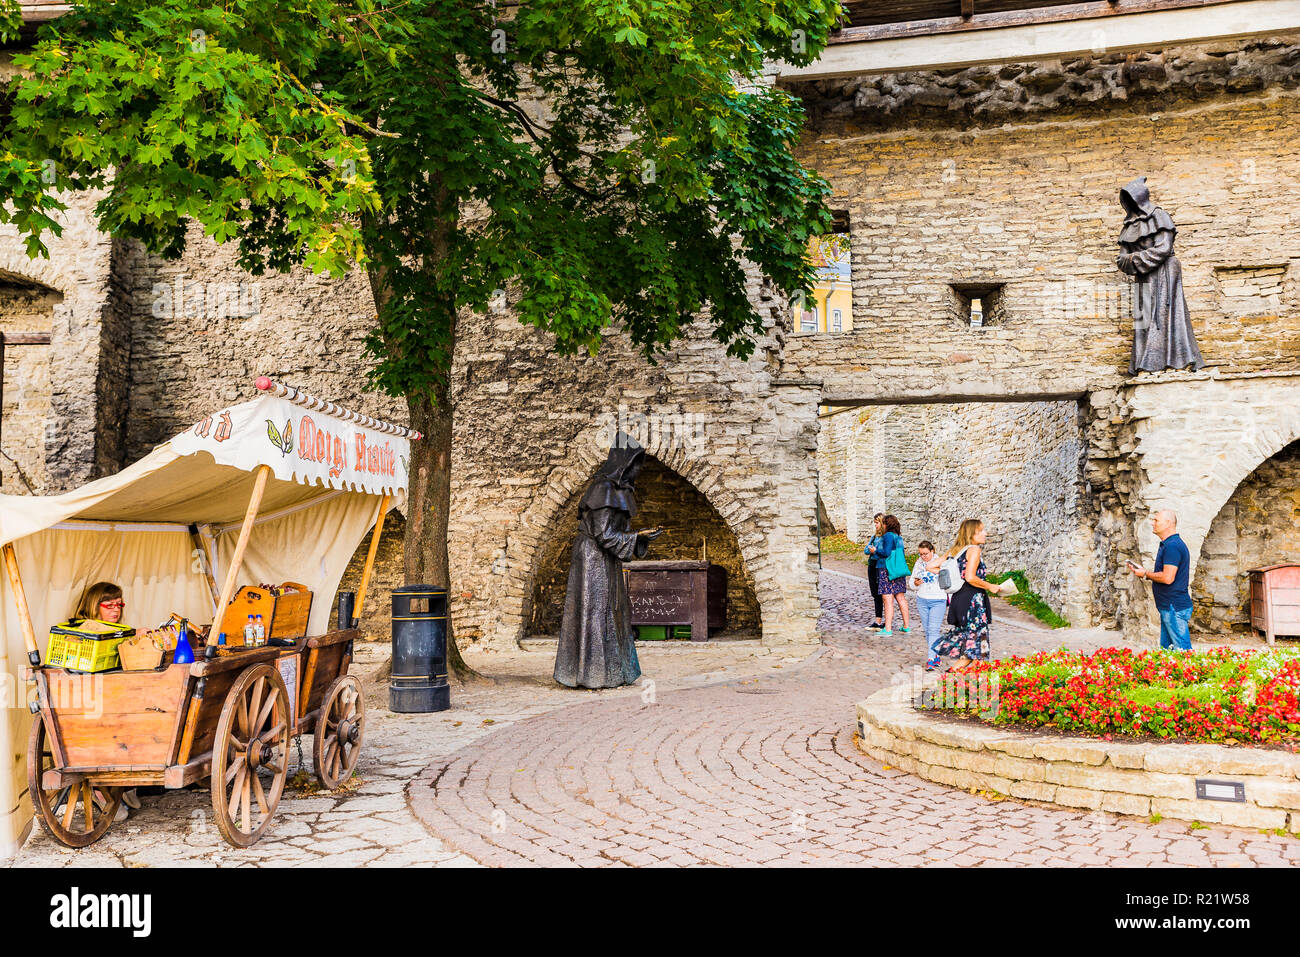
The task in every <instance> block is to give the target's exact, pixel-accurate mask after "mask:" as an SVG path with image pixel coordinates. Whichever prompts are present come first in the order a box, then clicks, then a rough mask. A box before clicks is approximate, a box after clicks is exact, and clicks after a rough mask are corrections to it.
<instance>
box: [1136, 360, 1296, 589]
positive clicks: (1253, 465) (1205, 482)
mask: <svg viewBox="0 0 1300 957" xmlns="http://www.w3.org/2000/svg"><path fill="white" fill-rule="evenodd" d="M1130 410H1131V411H1130V415H1131V417H1132V418H1133V419H1134V420H1136V421H1137V423H1138V430H1137V452H1138V455H1139V458H1138V463H1139V464H1140V466H1141V469H1142V473H1143V478H1144V481H1143V483H1142V487H1141V493H1140V506H1141V509H1140V512H1141V514H1140V515H1139V516H1138V521H1137V528H1136V531H1137V536H1138V541H1139V543H1140V544H1141V548H1142V552H1143V554H1148V555H1149V554H1154V553H1155V545H1156V541H1155V536H1154V535H1153V534H1152V532H1151V529H1150V525H1149V522H1148V521H1147V519H1148V518H1149V516H1150V515H1151V514H1152V513H1153V512H1155V511H1156V510H1157V509H1161V508H1171V509H1173V510H1174V511H1175V512H1176V513H1177V514H1178V531H1179V534H1180V535H1181V536H1182V538H1183V541H1185V542H1186V543H1187V548H1188V550H1189V551H1190V552H1191V554H1192V569H1191V571H1192V575H1193V577H1195V575H1196V564H1197V559H1198V556H1199V555H1200V552H1201V546H1202V544H1203V543H1204V541H1205V537H1206V535H1207V534H1208V533H1209V531H1210V526H1211V524H1212V523H1213V522H1214V520H1215V518H1216V517H1217V516H1218V514H1219V512H1220V511H1221V510H1222V509H1223V506H1224V505H1225V504H1226V503H1227V502H1228V500H1229V498H1231V497H1232V494H1233V492H1235V491H1236V489H1237V487H1238V486H1239V485H1241V483H1242V481H1243V480H1244V479H1245V478H1246V477H1247V476H1248V475H1250V474H1251V473H1252V472H1254V471H1255V470H1256V469H1257V468H1259V466H1260V465H1262V464H1263V463H1264V462H1266V461H1267V460H1268V459H1270V458H1272V457H1273V456H1274V455H1276V454H1277V453H1278V452H1280V451H1281V450H1282V449H1284V448H1286V447H1287V446H1288V445H1290V444H1291V443H1292V442H1295V441H1296V440H1297V439H1300V373H1295V372H1290V373H1267V374H1259V373H1256V374H1245V375H1237V376H1222V377H1218V376H1212V375H1204V374H1202V375H1197V376H1187V375H1184V376H1181V377H1170V378H1167V379H1164V380H1161V381H1154V382H1150V383H1142V384H1137V385H1135V386H1133V387H1132V393H1131V398H1130Z"/></svg>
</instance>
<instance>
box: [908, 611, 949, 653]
mask: <svg viewBox="0 0 1300 957" xmlns="http://www.w3.org/2000/svg"><path fill="white" fill-rule="evenodd" d="M916 608H917V611H919V612H920V613H921V627H922V628H924V629H925V643H926V644H927V645H929V647H930V657H931V658H933V657H934V645H935V642H937V641H938V640H939V638H940V637H941V636H942V635H943V620H944V618H945V617H946V616H947V614H948V599H946V598H918V599H917V600H916Z"/></svg>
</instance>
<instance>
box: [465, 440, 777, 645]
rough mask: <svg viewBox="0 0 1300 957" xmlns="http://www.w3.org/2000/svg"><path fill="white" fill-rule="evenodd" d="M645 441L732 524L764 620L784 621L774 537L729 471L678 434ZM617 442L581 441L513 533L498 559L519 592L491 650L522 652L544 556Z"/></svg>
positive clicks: (499, 613)
mask: <svg viewBox="0 0 1300 957" xmlns="http://www.w3.org/2000/svg"><path fill="white" fill-rule="evenodd" d="M637 437H638V439H639V440H640V441H641V442H642V444H643V445H644V446H645V448H646V452H647V453H648V454H649V455H650V456H653V457H654V458H655V459H656V460H657V461H658V462H659V463H660V464H661V465H663V466H664V467H665V468H667V469H670V470H671V471H672V472H674V473H675V474H676V475H678V476H680V477H681V478H682V479H683V480H685V482H687V483H689V484H690V486H692V487H693V488H694V489H695V490H696V491H698V492H699V493H700V495H702V496H703V498H704V499H705V500H706V501H707V503H708V505H709V506H710V507H711V508H712V509H713V510H714V511H715V512H716V513H717V514H718V515H719V516H720V517H721V519H722V520H723V521H724V522H725V523H726V526H727V528H728V529H729V530H730V532H731V533H732V534H734V536H735V540H736V547H737V549H738V551H739V554H740V558H741V561H742V562H743V566H744V568H745V569H746V570H747V572H748V574H749V576H750V581H751V582H752V589H753V594H754V598H755V600H756V602H757V605H758V609H759V617H760V620H761V621H771V620H777V619H779V618H780V617H781V613H782V610H783V604H782V603H783V601H784V598H783V594H782V592H781V590H780V588H779V587H778V584H777V581H776V569H775V568H774V565H773V559H772V557H771V556H770V555H769V554H768V551H769V549H768V545H769V543H768V541H767V537H766V536H765V535H764V533H763V531H762V529H761V527H760V524H759V523H758V522H757V521H755V520H754V518H753V517H752V516H750V515H749V512H748V510H747V509H746V508H745V506H744V505H743V503H742V502H741V501H740V499H739V498H738V497H737V496H736V495H735V494H734V493H733V492H732V491H731V490H730V489H728V488H727V487H726V485H725V484H724V483H723V478H722V474H721V472H720V471H719V470H718V469H717V468H716V466H713V465H710V464H709V463H708V462H706V461H704V460H702V459H701V458H699V457H697V456H696V455H695V454H693V452H694V449H693V446H692V445H691V444H690V443H685V442H681V441H679V440H678V437H676V436H674V435H671V434H665V435H659V434H657V433H654V432H652V433H651V434H649V435H638V436H637ZM610 438H611V435H610V430H609V428H608V426H607V424H604V423H601V424H596V425H593V426H592V427H590V428H588V429H587V430H586V431H584V432H583V433H582V434H581V435H579V436H578V438H577V439H576V440H575V441H574V443H573V445H572V447H571V449H570V453H569V462H568V463H567V464H565V465H563V466H560V467H558V468H555V469H553V470H552V471H551V474H550V475H549V476H548V478H547V481H546V482H545V486H544V489H545V490H544V491H543V492H541V493H539V494H538V495H537V496H536V497H535V498H534V499H533V501H532V504H531V505H530V507H529V508H528V509H527V510H526V511H525V512H524V513H523V514H522V515H521V516H520V518H519V520H518V521H517V522H516V523H515V524H514V526H513V527H512V528H511V529H510V530H509V531H508V532H507V533H506V536H505V537H506V546H505V549H504V553H503V554H501V556H500V557H499V558H498V559H497V561H498V565H499V570H500V572H501V573H502V574H503V576H504V577H505V578H507V579H509V580H511V581H512V586H511V587H510V589H509V590H508V591H507V592H506V593H505V594H504V595H503V596H501V598H500V599H499V600H498V601H497V607H496V615H495V619H496V620H495V622H494V626H495V627H494V628H493V629H492V630H490V631H485V633H484V634H483V641H484V644H485V645H487V646H495V647H514V646H516V645H517V644H518V642H519V640H520V639H522V638H523V637H525V635H526V633H527V627H528V624H529V616H530V614H531V610H532V609H531V602H532V598H533V594H534V591H535V588H536V585H537V572H538V568H539V559H540V557H541V556H540V552H541V550H542V549H543V548H544V546H545V544H546V542H547V541H548V539H549V537H550V536H551V535H552V534H553V531H554V529H555V528H556V526H557V525H558V523H559V520H560V517H561V514H562V513H563V511H564V509H565V508H566V507H567V506H568V504H569V502H570V500H571V499H573V498H574V496H575V495H577V494H578V493H580V492H581V491H582V489H584V488H586V486H587V484H588V483H589V482H590V481H591V477H592V475H593V474H595V471H596V469H597V467H598V466H599V465H600V464H602V463H603V462H604V461H605V457H606V455H607V454H608V451H609V442H610Z"/></svg>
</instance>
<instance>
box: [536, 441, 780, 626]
mask: <svg viewBox="0 0 1300 957" xmlns="http://www.w3.org/2000/svg"><path fill="white" fill-rule="evenodd" d="M585 491H586V487H585V486H584V487H582V488H580V489H579V490H578V491H576V492H575V493H574V494H573V495H572V496H570V498H569V501H568V502H566V503H565V505H564V507H563V508H562V509H560V512H559V514H558V515H557V516H556V522H555V525H554V527H553V529H552V531H551V534H550V535H549V537H548V538H547V540H546V542H545V544H544V546H543V547H542V549H541V553H540V557H539V558H538V560H537V572H536V574H535V577H534V584H533V594H532V599H531V602H530V607H529V611H528V626H527V631H528V634H529V636H530V637H534V636H535V637H541V636H553V635H555V634H557V633H558V632H559V629H560V619H561V617H562V616H563V613H564V593H565V589H566V587H567V585H568V578H569V562H570V561H571V559H572V555H573V539H574V536H575V535H576V534H577V531H578V502H579V500H580V499H581V497H582V494H583V492H585ZM656 525H659V526H662V527H663V528H664V529H666V531H665V533H664V534H663V535H662V536H660V537H659V538H658V539H656V540H655V542H654V543H653V544H652V545H651V547H650V552H649V554H647V555H646V558H647V559H654V560H657V561H666V560H671V559H689V560H691V561H699V560H703V559H705V558H706V557H707V560H708V561H710V562H712V563H713V564H715V565H721V566H722V567H723V568H725V569H726V570H727V627H726V630H725V632H723V634H725V635H726V636H727V637H739V636H745V637H756V636H757V634H758V632H759V631H760V629H761V622H760V619H759V610H758V601H757V599H756V598H755V597H754V582H753V578H752V576H751V575H750V574H749V570H748V569H747V568H746V567H745V559H744V556H743V555H742V554H741V552H740V544H739V542H737V541H736V536H735V534H734V533H733V532H732V531H731V529H730V528H728V527H727V523H726V521H725V520H724V519H723V517H722V516H721V515H719V514H718V511H717V509H715V508H714V507H713V506H712V505H710V504H709V500H708V499H707V498H706V497H705V496H704V495H703V494H702V493H701V492H700V491H699V490H698V489H696V488H695V487H694V486H692V485H691V484H690V483H689V482H687V481H686V480H685V479H683V478H682V477H681V476H679V475H677V474H676V473H675V472H673V471H672V470H671V469H668V468H665V467H664V465H663V464H662V463H660V462H659V461H657V460H655V459H653V458H648V459H647V460H646V464H645V468H644V469H643V471H642V472H641V476H640V478H639V479H638V480H637V514H636V517H635V519H634V520H633V524H632V527H633V528H654V527H655V526H656Z"/></svg>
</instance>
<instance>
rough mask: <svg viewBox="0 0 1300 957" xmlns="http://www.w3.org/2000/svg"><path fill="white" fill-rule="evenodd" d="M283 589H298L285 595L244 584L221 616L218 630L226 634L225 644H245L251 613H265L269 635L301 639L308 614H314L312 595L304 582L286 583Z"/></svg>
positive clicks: (305, 632)
mask: <svg viewBox="0 0 1300 957" xmlns="http://www.w3.org/2000/svg"><path fill="white" fill-rule="evenodd" d="M282 587H284V588H292V589H296V590H295V591H291V592H289V593H287V594H284V595H273V594H271V592H269V591H267V590H266V589H265V588H259V587H257V586H255V585H242V586H240V589H239V591H237V592H235V597H234V598H232V599H231V600H230V604H229V605H227V606H226V612H225V614H224V615H222V616H221V627H220V628H219V629H218V633H220V632H223V631H224V632H225V633H226V644H227V645H231V646H239V645H242V644H243V643H244V626H245V625H246V624H248V616H249V615H252V616H253V617H254V618H256V617H257V616H258V615H261V616H262V624H263V626H264V627H265V628H266V637H267V638H301V637H303V636H304V635H306V634H307V616H308V615H310V614H311V599H312V594H311V592H310V591H308V590H307V588H306V587H305V586H303V585H299V584H298V583H296V582H285V583H284V585H283V586H282Z"/></svg>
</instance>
